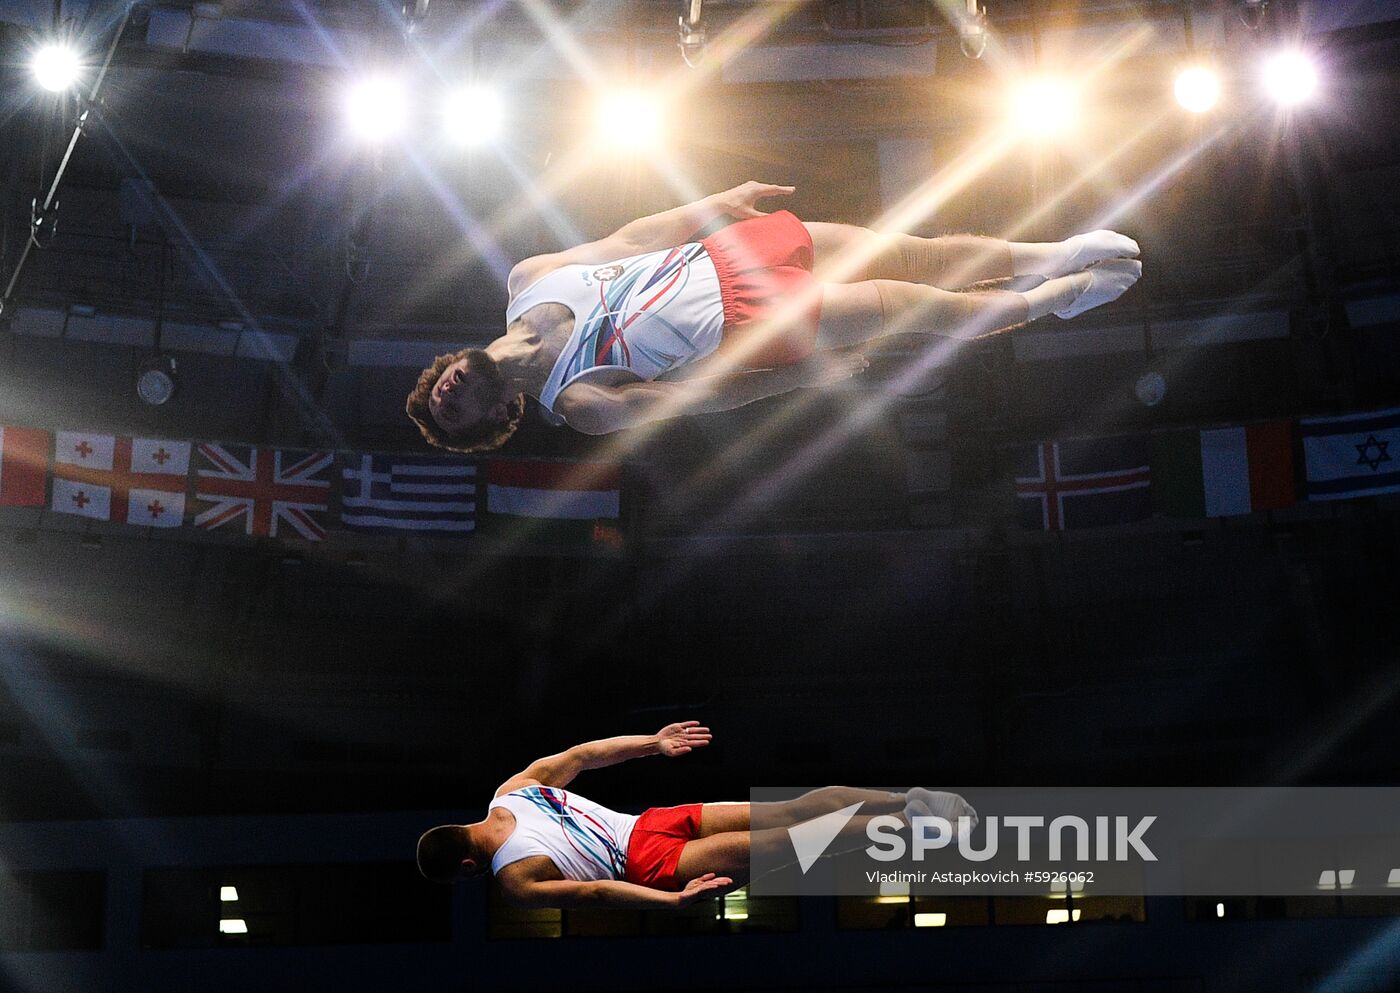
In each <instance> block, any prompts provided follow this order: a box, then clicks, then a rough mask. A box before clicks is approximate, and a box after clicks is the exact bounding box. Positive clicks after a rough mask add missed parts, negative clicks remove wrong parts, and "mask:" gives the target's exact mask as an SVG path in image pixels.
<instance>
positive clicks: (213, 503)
mask: <svg viewBox="0 0 1400 993" xmlns="http://www.w3.org/2000/svg"><path fill="white" fill-rule="evenodd" d="M198 452H199V465H198V468H197V469H196V470H195V498H196V500H198V501H199V505H198V506H197V508H196V511H195V518H194V524H195V527H200V528H206V529H213V528H217V527H223V526H224V525H230V524H236V523H237V522H239V521H242V524H243V533H244V534H249V535H259V536H265V537H273V538H276V537H283V536H284V535H279V534H278V527H279V525H282V524H285V525H287V526H288V527H290V528H291V529H292V530H293V531H295V532H296V534H297V535H298V536H300V537H302V538H305V539H306V540H307V541H320V540H322V539H323V538H325V536H326V528H325V524H324V523H323V522H322V521H321V520H320V519H319V517H320V515H321V514H323V513H325V512H326V510H327V508H328V507H329V505H330V496H331V482H330V474H329V469H330V467H331V464H332V462H333V461H334V455H333V454H332V453H330V452H296V451H283V450H280V449H272V448H257V447H252V446H249V445H217V444H213V443H211V442H202V443H200V445H199V447H198Z"/></svg>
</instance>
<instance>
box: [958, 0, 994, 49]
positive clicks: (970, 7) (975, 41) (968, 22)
mask: <svg viewBox="0 0 1400 993" xmlns="http://www.w3.org/2000/svg"><path fill="white" fill-rule="evenodd" d="M958 45H959V47H960V48H962V53H963V54H964V55H966V56H967V57H968V58H969V59H980V58H981V57H982V53H983V52H985V51H986V50H987V11H986V10H985V9H984V8H983V7H981V6H980V5H979V4H978V2H977V0H967V10H966V12H965V13H964V14H963V16H962V17H961V18H959V20H958Z"/></svg>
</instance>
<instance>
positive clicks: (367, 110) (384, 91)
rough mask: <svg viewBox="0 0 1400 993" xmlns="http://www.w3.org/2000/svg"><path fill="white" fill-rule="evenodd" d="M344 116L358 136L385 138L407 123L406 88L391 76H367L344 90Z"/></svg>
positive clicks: (368, 138)
mask: <svg viewBox="0 0 1400 993" xmlns="http://www.w3.org/2000/svg"><path fill="white" fill-rule="evenodd" d="M345 116H346V121H347V123H348V124H349V126H350V130H351V132H352V133H353V134H354V135H355V136H356V137H357V138H360V139H362V140H364V141H371V142H379V141H385V140H387V139H389V138H392V137H393V136H394V135H396V134H398V133H399V132H400V131H402V130H403V129H404V125H405V124H407V123H408V90H407V88H406V87H405V86H404V84H403V82H402V81H401V80H398V79H395V78H394V77H392V76H370V77H369V78H367V79H363V80H361V81H360V82H358V83H356V84H355V85H354V86H352V87H350V90H349V92H347V93H346V96H345Z"/></svg>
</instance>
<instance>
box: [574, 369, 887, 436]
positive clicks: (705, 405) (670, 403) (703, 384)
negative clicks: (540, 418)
mask: <svg viewBox="0 0 1400 993" xmlns="http://www.w3.org/2000/svg"><path fill="white" fill-rule="evenodd" d="M868 364H869V363H868V362H867V361H866V359H865V356H863V355H859V354H856V353H838V352H818V353H817V354H816V355H814V356H812V357H811V358H810V359H808V360H807V361H805V362H802V363H800V364H797V365H790V366H780V367H778V368H776V369H755V370H750V371H746V372H731V373H726V374H724V375H719V376H703V377H697V378H695V379H685V380H680V381H677V382H670V383H658V382H642V383H624V384H622V385H621V386H599V385H596V384H593V383H575V384H574V385H573V386H570V387H569V388H568V389H567V390H565V391H564V392H563V393H561V394H560V395H559V399H558V400H557V401H556V402H555V405H554V410H555V413H557V414H559V415H560V416H561V417H563V418H564V420H565V421H567V422H568V424H569V426H570V427H572V428H573V429H574V430H575V431H580V432H582V433H584V434H608V433H609V432H612V431H621V430H623V429H624V428H631V427H637V426H639V425H641V424H646V423H648V422H651V421H660V420H665V419H667V418H670V417H680V416H682V415H685V414H712V413H716V412H718V411H721V410H733V409H735V408H736V407H743V406H745V405H746V404H750V403H753V402H754V401H755V400H762V399H763V398H765V397H772V396H778V395H780V394H783V393H790V392H791V391H793V390H795V389H799V388H803V387H820V386H828V385H831V384H833V383H836V382H840V381H841V380H843V379H849V378H850V377H852V376H854V375H856V374H858V373H860V372H862V371H864V370H865V368H866V366H867V365H868Z"/></svg>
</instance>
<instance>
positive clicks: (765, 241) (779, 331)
mask: <svg viewBox="0 0 1400 993" xmlns="http://www.w3.org/2000/svg"><path fill="white" fill-rule="evenodd" d="M700 243H701V244H702V245H704V246H705V251H706V252H708V253H709V255H710V259H711V260H712V261H713V262H714V264H715V272H716V273H718V275H719V292H720V298H721V299H722V300H723V301H724V341H723V342H722V343H721V344H720V346H719V349H718V351H717V354H720V355H725V354H729V355H730V356H731V357H732V358H733V359H734V361H735V362H736V363H738V364H739V365H741V366H746V367H749V368H765V367H768V366H778V365H791V364H792V363H794V362H801V361H802V360H803V359H805V358H806V357H807V356H808V355H811V354H812V349H813V348H814V347H815V345H816V341H817V322H818V321H819V320H820V319H821V310H822V295H821V284H820V283H818V282H817V280H816V277H814V276H813V275H812V258H813V256H812V236H811V235H810V234H808V233H807V229H806V228H805V227H804V226H803V225H802V222H801V221H799V220H798V219H797V218H796V217H794V216H793V215H792V214H791V213H789V212H788V211H786V210H780V211H778V212H776V213H773V214H768V215H767V216H765V217H751V218H749V219H748V220H744V221H738V222H736V223H734V224H731V225H729V226H728V227H726V228H721V229H720V230H718V231H716V232H715V233H714V234H712V235H710V236H709V237H708V238H705V239H702V240H701V242H700Z"/></svg>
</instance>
